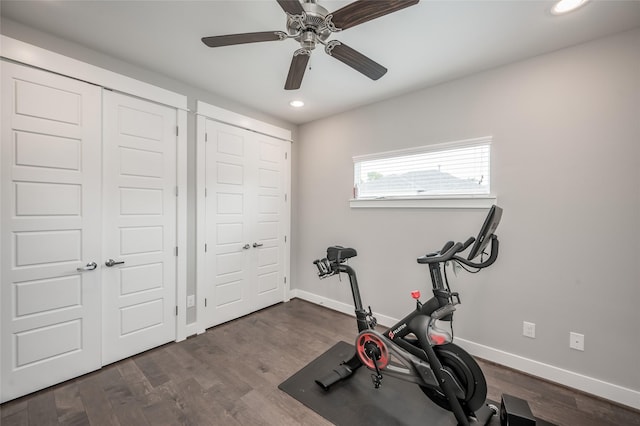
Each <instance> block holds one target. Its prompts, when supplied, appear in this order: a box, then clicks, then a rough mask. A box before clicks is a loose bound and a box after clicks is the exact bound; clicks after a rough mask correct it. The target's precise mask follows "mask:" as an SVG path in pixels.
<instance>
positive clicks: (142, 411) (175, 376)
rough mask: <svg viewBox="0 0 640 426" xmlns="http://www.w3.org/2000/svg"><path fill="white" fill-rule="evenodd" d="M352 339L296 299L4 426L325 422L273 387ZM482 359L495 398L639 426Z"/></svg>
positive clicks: (584, 419) (77, 387)
mask: <svg viewBox="0 0 640 426" xmlns="http://www.w3.org/2000/svg"><path fill="white" fill-rule="evenodd" d="M355 335H356V326H355V320H354V319H353V318H351V317H349V316H346V315H343V314H340V313H337V312H334V311H331V310H328V309H325V308H323V307H321V306H316V305H313V304H310V303H307V302H304V301H302V300H298V299H294V300H292V301H291V302H288V303H283V304H279V305H276V306H273V307H271V308H268V309H265V310H262V311H260V312H257V313H254V314H252V315H249V316H246V317H244V318H240V319H238V320H235V321H232V322H229V323H226V324H223V325H220V326H218V327H214V328H212V329H209V330H208V331H207V332H206V333H204V334H202V335H200V336H196V337H192V338H189V339H187V340H186V341H184V342H180V343H170V344H167V345H164V346H161V347H159V348H156V349H153V350H150V351H148V352H145V353H142V354H139V355H136V356H134V357H131V358H128V359H125V360H123V361H120V362H117V363H115V364H112V365H109V366H106V367H104V368H102V369H101V370H99V371H96V372H93V373H90V374H87V375H85V376H82V377H79V378H77V379H74V380H70V381H68V382H65V383H62V384H60V385H57V386H53V387H51V388H48V389H45V390H42V391H39V392H36V393H34V394H31V395H28V396H25V397H23V398H19V399H16V400H14V401H10V402H7V403H5V404H3V405H2V406H0V411H1V421H0V424H1V425H2V426H10V425H38V426H40V425H57V424H63V425H88V424H90V425H122V426H129V425H136V426H137V425H302V424H304V425H327V424H329V423H328V422H327V421H326V420H324V419H323V418H322V417H320V416H319V415H317V414H316V413H314V412H313V411H311V410H309V409H307V408H306V407H305V406H303V405H302V404H300V403H298V402H297V401H296V400H294V399H292V398H291V397H290V396H289V395H287V394H285V393H284V392H282V391H280V390H279V389H278V388H277V386H278V385H279V384H280V383H281V382H282V381H284V380H285V379H287V378H288V377H289V376H291V375H292V374H294V373H295V372H297V371H298V370H299V369H301V368H302V367H304V366H305V365H307V364H308V363H309V362H310V361H311V360H313V359H314V358H316V357H317V356H319V355H320V354H322V353H323V352H324V351H326V350H327V349H328V348H330V347H331V346H332V345H333V344H335V343H336V342H338V341H340V340H345V341H348V342H350V341H352V340H353V339H354V338H355ZM480 363H481V366H482V368H483V371H484V373H485V375H486V377H487V381H488V383H489V398H491V399H494V400H499V399H500V395H501V394H502V393H508V394H511V395H514V396H517V397H520V398H524V399H526V400H528V401H529V405H530V407H531V409H532V411H533V413H534V414H535V415H536V416H538V417H540V418H542V419H544V420H547V421H549V422H553V423H556V424H558V425H572V426H573V425H580V426H591V425H593V426H607V425H611V426H613V425H616V426H620V425H629V426H631V425H640V412H637V411H633V410H630V409H625V408H623V407H620V406H617V405H615V404H612V403H609V402H607V401H603V400H600V399H597V398H593V397H590V396H588V395H585V394H582V393H579V392H576V391H572V390H569V389H566V388H564V387H561V386H557V385H554V384H551V383H548V382H545V381H542V380H538V379H535V378H532V377H529V376H527V375H524V374H521V373H518V372H516V371H513V370H510V369H506V368H503V367H500V366H497V365H495V364H492V363H488V362H484V361H480ZM425 403H426V404H430V403H431V402H430V401H429V400H428V399H426V398H425ZM496 420H497V419H494V421H493V422H492V424H499V422H497V421H496ZM421 424H422V422H421Z"/></svg>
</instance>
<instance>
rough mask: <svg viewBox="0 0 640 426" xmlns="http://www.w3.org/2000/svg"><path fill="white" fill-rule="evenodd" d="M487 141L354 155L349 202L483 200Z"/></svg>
mask: <svg viewBox="0 0 640 426" xmlns="http://www.w3.org/2000/svg"><path fill="white" fill-rule="evenodd" d="M490 158H491V138H489V137H486V138H480V139H472V140H466V141H460V142H454V143H446V144H438V145H431V146H425V147H420V148H414V149H409V150H401V151H393V152H384V153H380V154H371V155H363V156H359V157H354V159H353V163H354V199H355V200H356V201H357V200H378V199H404V200H407V199H410V200H413V199H445V198H457V199H461V198H463V199H464V198H474V197H479V198H483V197H484V198H489V197H490V195H491V186H490V185H491V179H490Z"/></svg>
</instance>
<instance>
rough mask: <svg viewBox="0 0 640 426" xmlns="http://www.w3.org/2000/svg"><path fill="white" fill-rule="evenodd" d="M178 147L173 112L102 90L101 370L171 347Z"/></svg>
mask: <svg viewBox="0 0 640 426" xmlns="http://www.w3.org/2000/svg"><path fill="white" fill-rule="evenodd" d="M176 140H177V136H176V110H175V109H173V108H170V107H166V106H163V105H158V104H155V103H152V102H148V101H144V100H140V99H137V98H132V97H129V96H125V95H122V94H118V93H115V92H107V91H105V94H104V141H103V144H104V156H103V167H104V188H103V191H104V201H103V204H104V217H103V226H104V232H103V255H104V259H103V260H102V270H103V276H102V280H103V288H104V291H103V297H104V301H103V306H104V315H103V317H104V324H103V364H108V363H111V362H114V361H117V360H120V359H122V358H125V357H127V356H130V355H133V354H136V353H139V352H142V351H145V350H147V349H150V348H153V347H156V346H159V345H162V344H164V343H167V342H169V341H172V340H175V335H176V334H175V333H176V311H175V309H176V303H175V295H176V253H175V250H176V245H177V244H176ZM110 263H113V265H112V266H109V264H110Z"/></svg>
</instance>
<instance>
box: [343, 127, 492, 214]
mask: <svg viewBox="0 0 640 426" xmlns="http://www.w3.org/2000/svg"><path fill="white" fill-rule="evenodd" d="M492 142H493V137H492V136H483V137H478V138H472V139H464V140H461V141H455V142H445V143H439V144H433V145H427V146H421V147H415V148H408V149H399V150H393V151H385V152H379V153H374V154H365V155H357V156H354V157H353V165H354V173H355V164H356V163H357V162H362V161H371V160H382V159H386V158H393V157H401V156H409V155H415V154H424V153H428V152H437V151H443V150H449V149H457V148H465V147H470V146H475V145H479V144H488V145H489V146H490V147H491V145H492ZM491 151H492V150H490V154H489V176H490V182H491V184H492V185H491V186H492V188H493V184H494V183H495V182H494V177H493V174H492V173H491V169H492V163H493V162H492V157H493V154H492V153H491ZM353 181H354V182H355V175H354V176H353ZM495 203H497V197H496V195H495V194H494V192H493V190H492V189H490V193H489V194H451V195H431V196H429V195H425V196H416V195H409V196H387V197H377V198H373V197H371V198H352V199H351V200H349V205H350V207H351V208H432V209H440V208H454V209H485V208H489V207H491V205H493V204H495Z"/></svg>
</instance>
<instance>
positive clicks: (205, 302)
mask: <svg viewBox="0 0 640 426" xmlns="http://www.w3.org/2000/svg"><path fill="white" fill-rule="evenodd" d="M204 307H205V308H206V307H207V298H206V297H205V298H204Z"/></svg>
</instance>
